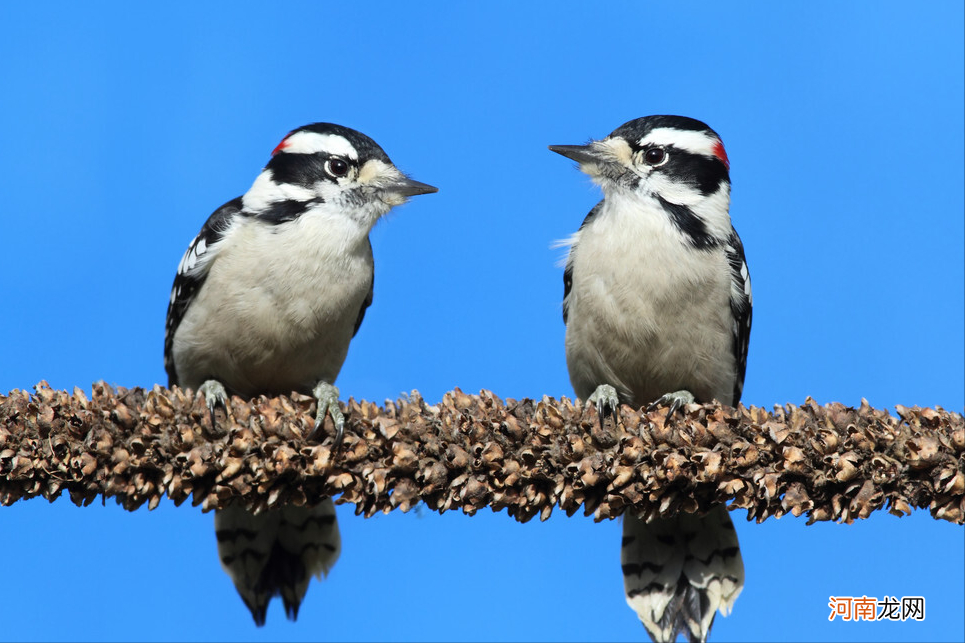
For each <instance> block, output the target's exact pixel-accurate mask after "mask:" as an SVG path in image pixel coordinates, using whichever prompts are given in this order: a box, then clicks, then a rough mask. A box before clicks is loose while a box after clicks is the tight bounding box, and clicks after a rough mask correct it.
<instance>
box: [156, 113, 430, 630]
mask: <svg viewBox="0 0 965 643" xmlns="http://www.w3.org/2000/svg"><path fill="white" fill-rule="evenodd" d="M437 191H438V189H437V188H435V187H433V186H431V185H428V184H426V183H420V182H418V181H415V180H413V179H411V178H408V177H407V176H406V175H405V174H403V173H402V172H401V171H400V170H399V169H398V168H397V167H396V166H395V165H394V164H393V163H392V161H391V160H389V157H388V156H387V155H386V153H385V152H384V151H383V150H382V148H381V147H379V145H378V144H377V143H376V142H375V141H374V140H372V139H371V138H369V137H368V136H366V135H365V134H362V133H361V132H358V131H355V130H353V129H350V128H348V127H344V126H341V125H336V124H334V123H312V124H309V125H305V126H303V127H299V128H298V129H295V130H292V131H291V132H289V133H288V134H287V135H286V136H285V137H284V138H283V139H282V141H281V142H280V143H279V144H278V145H277V146H276V147H275V148H274V150H273V151H272V153H271V157H270V158H269V160H268V163H267V164H266V165H265V166H264V168H263V169H262V171H261V173H260V174H258V176H257V178H256V179H255V180H254V183H253V184H252V185H251V187H250V188H249V189H248V191H247V192H245V193H244V195H242V196H240V197H238V198H235V199H233V200H231V201H228V202H227V203H225V204H224V205H223V206H221V207H220V208H218V209H217V210H215V211H214V213H213V214H212V215H211V216H210V217H209V218H208V219H207V221H206V222H205V223H204V225H203V226H202V228H201V231H200V232H199V233H198V235H197V236H196V237H195V238H194V240H193V241H192V242H191V243H190V244H189V245H188V248H187V250H186V251H185V253H184V256H183V257H182V259H181V262H180V264H179V265H178V268H177V274H176V276H175V278H174V284H173V286H172V289H171V298H170V302H169V304H168V309H167V321H166V325H165V338H164V367H165V370H166V371H167V375H168V386H169V387H172V386H176V385H177V386H180V387H182V388H191V389H195V390H196V391H197V392H198V393H199V394H200V395H202V396H203V397H204V400H205V403H206V405H207V409H208V412H209V413H210V421H211V425H212V429H213V430H214V429H215V428H216V426H217V423H216V415H215V411H216V409H217V408H219V407H220V408H225V403H226V400H227V397H228V396H229V395H238V396H240V397H242V398H245V399H250V398H253V397H255V396H258V395H267V396H276V395H288V394H291V393H292V392H298V393H302V394H306V395H311V396H313V397H314V398H315V399H316V401H317V407H316V418H315V423H314V429H313V430H312V431H311V432H310V433H309V435H308V436H305V439H306V440H315V439H321V438H324V437H325V436H324V435H323V433H324V430H323V424H324V420H325V417H326V416H330V417H331V418H332V421H333V423H334V427H335V435H334V436H333V440H332V449H333V452H335V451H337V449H338V447H339V445H340V444H341V441H342V437H343V435H344V425H345V419H344V415H343V414H342V412H341V410H340V408H339V405H338V396H339V390H338V389H337V388H336V387H335V378H336V377H337V376H338V373H339V370H340V369H341V367H342V364H343V362H344V361H345V358H346V355H347V353H348V348H349V342H350V341H351V340H352V338H353V337H354V336H355V334H356V333H357V332H358V330H359V326H360V325H361V324H362V319H363V317H364V316H365V312H366V309H367V308H368V307H369V305H370V304H371V303H372V295H373V285H374V276H375V270H374V262H373V256H372V245H371V243H370V241H369V232H370V231H371V230H372V228H373V226H375V224H376V222H377V221H378V220H379V219H380V218H381V217H382V216H383V215H384V214H386V213H387V212H388V211H389V210H390V209H391V208H393V207H394V206H397V205H401V204H402V203H404V202H405V201H406V200H407V199H408V197H411V196H415V195H419V194H429V193H432V192H437ZM214 522H215V534H216V537H217V542H218V554H219V558H220V561H221V564H222V566H223V568H224V569H225V571H226V572H227V573H228V575H229V576H230V577H231V579H232V581H233V582H234V585H235V588H236V589H237V590H238V593H239V594H240V595H241V598H242V600H243V601H244V603H245V605H246V606H247V607H248V609H249V610H250V611H251V615H252V617H253V618H254V621H255V624H256V625H258V626H262V625H264V624H265V619H266V615H267V610H268V603H269V601H270V600H271V598H272V597H273V596H281V599H282V602H283V604H284V608H285V613H286V616H287V617H288V618H289V619H291V620H296V619H297V617H298V609H299V606H300V605H301V602H302V600H303V599H304V597H305V593H306V592H307V590H308V583H309V581H310V579H311V577H312V576H313V575H314V576H317V577H319V578H321V577H322V575H323V574H324V575H327V574H328V572H329V570H330V569H331V567H332V565H334V563H335V561H336V560H337V559H338V556H339V553H340V551H341V539H340V536H339V531H338V524H337V522H336V517H335V507H334V505H333V503H332V500H331V498H324V499H322V500H320V501H319V502H318V503H317V504H315V505H314V506H313V507H309V506H305V507H295V506H286V507H282V508H279V509H270V510H265V511H262V512H261V513H259V514H257V515H256V514H253V513H251V512H249V511H247V510H246V509H244V508H243V507H239V506H236V505H229V506H227V507H225V508H224V509H220V510H217V511H216V512H215V520H214Z"/></svg>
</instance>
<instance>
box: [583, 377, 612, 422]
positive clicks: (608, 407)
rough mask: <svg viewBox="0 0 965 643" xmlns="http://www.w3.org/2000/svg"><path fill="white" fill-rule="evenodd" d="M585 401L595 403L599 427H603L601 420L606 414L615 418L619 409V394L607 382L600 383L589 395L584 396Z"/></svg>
mask: <svg viewBox="0 0 965 643" xmlns="http://www.w3.org/2000/svg"><path fill="white" fill-rule="evenodd" d="M586 401H587V402H592V403H593V404H594V405H596V412H597V415H599V417H600V427H601V428H602V427H603V420H604V419H606V416H608V415H610V416H613V421H614V422H616V420H617V412H618V411H619V409H620V396H619V395H617V390H616V389H615V388H613V387H612V386H610V385H609V384H600V385H599V386H597V387H596V390H595V391H593V394H592V395H590V397H588V398H586Z"/></svg>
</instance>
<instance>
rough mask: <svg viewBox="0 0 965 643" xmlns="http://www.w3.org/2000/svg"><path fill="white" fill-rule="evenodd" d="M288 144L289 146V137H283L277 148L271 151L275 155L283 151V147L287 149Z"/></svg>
mask: <svg viewBox="0 0 965 643" xmlns="http://www.w3.org/2000/svg"><path fill="white" fill-rule="evenodd" d="M287 146H288V137H287V136H286V137H285V138H284V139H282V142H281V143H279V144H278V145H276V146H275V149H273V150H272V151H271V155H272V156H274V155H275V154H278V153H279V152H281V151H282V150H283V149H285V148H286V147H287Z"/></svg>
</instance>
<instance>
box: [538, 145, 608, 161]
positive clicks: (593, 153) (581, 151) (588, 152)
mask: <svg viewBox="0 0 965 643" xmlns="http://www.w3.org/2000/svg"><path fill="white" fill-rule="evenodd" d="M549 148H550V151H551V152H556V153H557V154H562V155H563V156H565V157H566V158H568V159H573V160H574V161H576V162H577V163H579V164H580V165H582V164H583V163H600V162H602V161H604V159H603V158H602V157H601V155H600V152H599V151H597V150H596V149H595V148H594V147H593V146H592V145H550V146H549Z"/></svg>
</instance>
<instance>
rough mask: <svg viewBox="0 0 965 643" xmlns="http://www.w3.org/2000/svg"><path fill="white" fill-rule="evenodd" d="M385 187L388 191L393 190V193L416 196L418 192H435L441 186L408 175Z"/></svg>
mask: <svg viewBox="0 0 965 643" xmlns="http://www.w3.org/2000/svg"><path fill="white" fill-rule="evenodd" d="M383 189H384V190H385V191H386V192H391V193H392V194H397V195H399V196H402V197H410V196H416V195H417V194H432V193H433V192H438V191H439V188H437V187H435V186H432V185H429V184H428V183H420V182H419V181H413V180H412V179H410V178H408V177H404V178H401V179H399V180H398V181H394V182H393V183H392V185H390V186H387V187H385V188H383Z"/></svg>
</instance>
